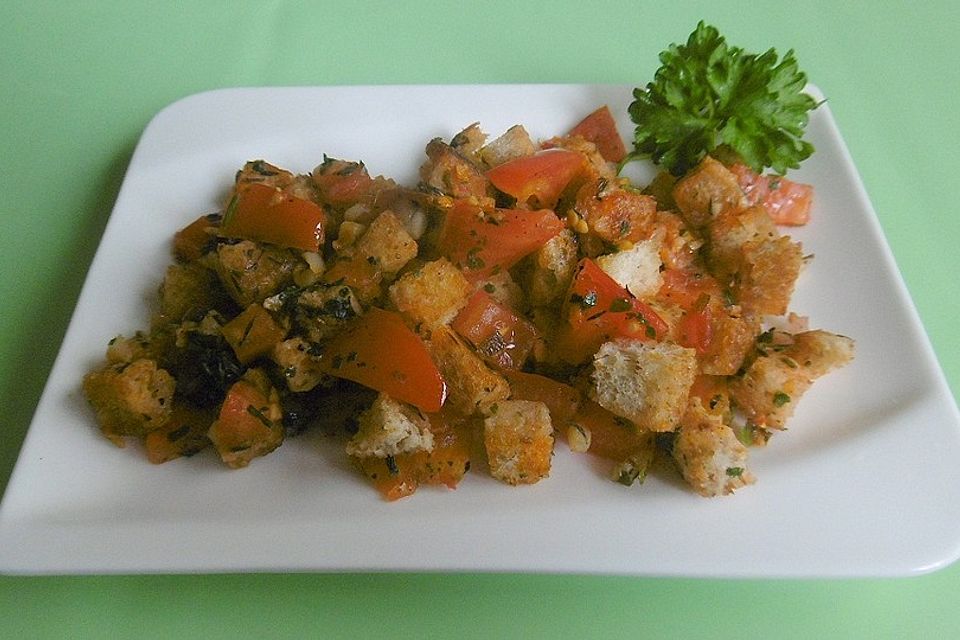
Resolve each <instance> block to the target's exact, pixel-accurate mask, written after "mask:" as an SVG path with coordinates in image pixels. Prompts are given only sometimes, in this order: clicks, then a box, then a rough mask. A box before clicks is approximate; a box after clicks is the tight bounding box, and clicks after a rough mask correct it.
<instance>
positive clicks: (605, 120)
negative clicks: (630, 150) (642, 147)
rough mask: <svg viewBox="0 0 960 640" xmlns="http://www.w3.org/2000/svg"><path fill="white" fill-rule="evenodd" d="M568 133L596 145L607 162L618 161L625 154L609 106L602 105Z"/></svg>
mask: <svg viewBox="0 0 960 640" xmlns="http://www.w3.org/2000/svg"><path fill="white" fill-rule="evenodd" d="M568 135H571V136H580V137H581V138H583V139H584V140H587V141H589V142H592V143H593V144H595V145H597V151H599V152H600V155H601V156H603V159H604V160H606V161H607V162H620V161H621V160H623V159H624V158H625V157H626V155H627V149H626V147H625V146H624V144H623V138H622V137H621V136H620V132H619V131H618V130H617V123H616V121H615V120H614V119H613V114H612V113H610V107H608V106H607V105H603V106H602V107H600V108H599V109H597V110H596V111H594V112H593V113H591V114H590V115H588V116H587V117H586V118H584V119H583V120H581V121H580V122H579V123H577V125H576V126H575V127H574V128H573V129H571V130H570V133H569V134H568Z"/></svg>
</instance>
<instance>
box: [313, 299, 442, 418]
mask: <svg viewBox="0 0 960 640" xmlns="http://www.w3.org/2000/svg"><path fill="white" fill-rule="evenodd" d="M320 368H321V369H322V370H323V371H325V372H326V373H329V374H330V375H333V376H337V377H338V378H346V379H347V380H353V381H354V382H358V383H360V384H362V385H364V386H366V387H370V388H371V389H375V390H377V391H382V392H383V393H386V394H387V395H389V396H390V397H392V398H395V399H397V400H401V401H403V402H407V403H409V404H412V405H414V406H415V407H417V408H419V409H420V410H422V411H426V412H427V413H433V412H436V411H439V410H440V407H441V406H442V405H443V402H444V400H445V399H446V395H447V387H446V384H445V383H444V381H443V377H441V375H440V372H439V371H438V370H437V367H436V365H435V364H434V363H433V360H432V359H431V358H430V354H429V353H428V352H427V347H426V345H424V343H423V341H422V340H421V339H420V338H419V336H417V334H415V333H414V332H413V331H411V330H410V329H409V328H408V327H407V325H406V324H404V322H403V319H402V318H401V317H400V315H399V314H397V313H394V312H392V311H384V310H383V309H378V308H376V307H371V308H370V309H368V310H367V312H366V313H364V314H363V315H362V316H360V317H359V318H358V319H357V320H356V321H354V322H353V323H352V324H351V325H349V326H348V327H347V328H346V329H344V330H343V331H342V332H340V333H338V334H337V335H335V336H334V337H333V338H332V339H331V340H330V341H329V342H328V343H326V345H325V346H324V350H323V355H322V357H321V358H320Z"/></svg>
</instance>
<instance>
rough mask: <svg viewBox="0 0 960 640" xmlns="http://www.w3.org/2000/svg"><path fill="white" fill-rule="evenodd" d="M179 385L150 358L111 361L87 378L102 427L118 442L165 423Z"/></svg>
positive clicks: (89, 396)
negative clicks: (175, 389)
mask: <svg viewBox="0 0 960 640" xmlns="http://www.w3.org/2000/svg"><path fill="white" fill-rule="evenodd" d="M175 386H176V382H175V381H174V379H173V376H171V375H170V374H169V373H168V372H167V371H166V370H165V369H161V368H160V367H158V366H157V363H156V361H155V360H151V359H149V358H139V359H137V360H133V361H132V362H118V363H113V364H108V365H107V366H105V367H103V368H101V369H97V370H96V371H92V372H90V373H88V374H87V375H86V376H85V377H84V379H83V392H84V394H85V395H86V397H87V400H88V401H89V402H90V405H91V406H92V407H93V409H94V411H95V412H96V414H97V422H98V423H99V424H100V430H101V431H102V432H103V434H104V435H105V436H106V437H107V438H109V439H110V440H111V441H113V442H114V444H117V445H118V446H123V436H144V435H146V434H147V433H149V432H150V431H152V430H153V429H157V428H159V427H161V426H163V424H164V423H165V422H166V421H167V420H168V419H169V417H170V411H171V407H172V403H173V392H174V388H175Z"/></svg>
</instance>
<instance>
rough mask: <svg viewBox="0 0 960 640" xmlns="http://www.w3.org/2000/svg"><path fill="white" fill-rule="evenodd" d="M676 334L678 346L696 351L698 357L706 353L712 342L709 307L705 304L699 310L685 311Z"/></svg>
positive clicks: (711, 319) (711, 318)
mask: <svg viewBox="0 0 960 640" xmlns="http://www.w3.org/2000/svg"><path fill="white" fill-rule="evenodd" d="M677 333H678V336H677V343H678V344H680V345H681V346H684V347H689V348H692V349H694V350H696V352H697V353H698V354H699V355H704V354H705V353H707V352H708V351H709V350H710V345H711V344H712V342H713V317H712V314H711V313H710V307H709V306H708V305H706V304H705V305H703V308H701V309H696V308H693V309H690V310H689V311H686V312H685V313H684V314H683V318H682V319H681V320H680V325H679V326H678V327H677Z"/></svg>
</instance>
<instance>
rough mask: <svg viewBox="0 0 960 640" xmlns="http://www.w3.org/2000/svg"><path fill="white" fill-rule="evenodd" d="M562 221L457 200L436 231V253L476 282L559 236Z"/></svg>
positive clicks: (552, 216) (546, 215)
mask: <svg viewBox="0 0 960 640" xmlns="http://www.w3.org/2000/svg"><path fill="white" fill-rule="evenodd" d="M563 228H564V224H563V222H562V221H561V220H560V219H559V218H558V217H557V216H556V215H555V214H554V213H553V211H550V210H548V209H541V210H536V211H526V210H522V209H483V208H482V207H480V206H478V205H475V204H472V203H470V202H469V201H467V200H457V201H455V202H454V204H453V206H452V207H450V208H449V209H448V210H447V214H446V219H445V220H444V223H443V228H442V229H441V231H440V238H439V240H438V247H439V250H440V253H441V254H442V255H444V256H445V257H447V258H449V259H450V261H451V262H453V263H454V264H455V265H457V266H458V267H459V268H460V269H461V270H463V272H464V275H466V276H467V278H468V279H469V280H472V281H477V280H480V279H483V278H485V277H486V276H488V275H490V274H491V273H495V272H496V271H498V270H500V269H509V268H510V267H512V266H513V265H515V264H516V263H517V262H519V261H520V259H521V258H523V257H524V256H526V255H528V254H530V253H533V252H534V251H536V250H537V249H539V248H540V247H541V246H543V244H544V243H546V242H547V240H549V239H550V238H552V237H554V236H555V235H557V234H558V233H560V232H561V231H562V230H563Z"/></svg>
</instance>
